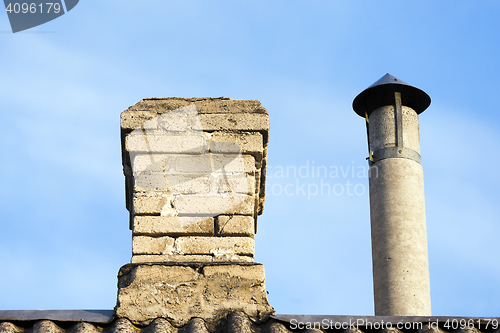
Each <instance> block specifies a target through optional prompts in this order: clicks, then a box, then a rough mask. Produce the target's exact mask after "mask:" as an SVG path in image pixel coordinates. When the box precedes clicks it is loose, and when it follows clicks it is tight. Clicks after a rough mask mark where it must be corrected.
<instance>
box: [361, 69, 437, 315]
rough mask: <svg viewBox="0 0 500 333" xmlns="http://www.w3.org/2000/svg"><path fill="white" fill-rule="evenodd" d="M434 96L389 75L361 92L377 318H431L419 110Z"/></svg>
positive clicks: (421, 110)
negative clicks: (365, 133) (367, 167)
mask: <svg viewBox="0 0 500 333" xmlns="http://www.w3.org/2000/svg"><path fill="white" fill-rule="evenodd" d="M430 102H431V100H430V97H429V96H428V95H427V94H426V93H425V92H423V91H422V90H420V89H418V88H415V87H413V86H411V85H409V84H407V83H405V82H403V81H401V80H399V79H397V78H395V77H394V76H392V75H390V74H386V75H385V76H383V77H382V78H381V79H380V80H378V81H377V82H375V83H374V84H373V85H371V86H370V87H368V88H367V89H366V90H364V91H363V92H361V93H360V94H359V95H358V96H357V97H356V98H355V99H354V101H353V109H354V111H355V112H356V113H357V114H358V115H359V116H361V117H363V118H365V119H366V126H367V135H368V147H369V157H368V159H369V164H370V170H369V175H370V177H369V184H370V218H371V238H372V260H373V285H374V293H375V315H376V316H430V315H431V300H430V284H429V264H428V254H427V231H426V221H425V201H424V180H423V169H422V164H421V157H420V139H419V127H418V114H420V113H422V112H423V111H424V110H425V109H427V107H428V106H429V105H430Z"/></svg>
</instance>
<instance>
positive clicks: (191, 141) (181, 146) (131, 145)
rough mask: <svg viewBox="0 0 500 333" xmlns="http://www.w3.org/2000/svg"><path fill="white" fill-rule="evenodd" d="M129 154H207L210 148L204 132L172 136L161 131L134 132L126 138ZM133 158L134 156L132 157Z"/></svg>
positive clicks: (126, 147)
mask: <svg viewBox="0 0 500 333" xmlns="http://www.w3.org/2000/svg"><path fill="white" fill-rule="evenodd" d="M125 149H126V150H127V151H129V152H149V153H184V154H189V153H207V152H208V146H207V142H206V139H205V136H204V134H203V133H202V132H194V131H193V132H189V133H184V134H172V133H165V132H161V131H145V132H142V131H134V132H132V133H130V134H129V135H127V136H126V137H125ZM131 158H133V156H131Z"/></svg>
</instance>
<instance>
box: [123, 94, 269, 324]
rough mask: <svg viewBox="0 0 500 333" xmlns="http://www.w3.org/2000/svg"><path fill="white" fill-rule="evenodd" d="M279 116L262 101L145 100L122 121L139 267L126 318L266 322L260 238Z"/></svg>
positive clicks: (127, 279)
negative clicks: (270, 143) (272, 116)
mask: <svg viewBox="0 0 500 333" xmlns="http://www.w3.org/2000/svg"><path fill="white" fill-rule="evenodd" d="M268 132H269V116H268V113H267V110H266V109H264V108H263V107H262V106H261V105H260V102H259V101H245V100H232V99H230V98H224V97H222V98H189V99H187V98H152V99H144V100H142V101H140V102H139V103H137V104H136V105H134V106H132V107H130V108H129V109H128V110H126V111H124V112H123V113H122V115H121V138H122V158H123V168H124V173H125V183H126V185H125V187H126V199H127V200H126V201H127V203H126V206H127V209H128V211H129V212H130V229H131V230H132V240H133V241H132V261H131V263H130V264H127V265H125V266H123V267H122V268H121V269H120V272H119V275H118V303H117V306H116V314H117V316H118V317H125V318H128V319H129V320H131V321H132V322H133V323H136V324H139V325H144V324H149V323H150V322H152V321H153V320H154V319H156V318H160V317H161V318H167V319H168V320H169V321H170V322H171V323H172V324H173V325H174V326H177V327H180V326H183V325H185V324H186V323H187V322H188V321H189V320H190V319H191V318H194V317H198V318H202V319H204V320H205V322H206V323H207V325H208V326H209V329H210V330H211V331H213V330H215V327H210V325H216V324H217V323H219V322H220V321H221V320H222V319H224V318H225V316H227V315H228V314H230V313H231V312H234V311H242V312H244V313H246V314H247V315H248V316H249V317H250V318H251V319H252V320H254V321H256V322H258V321H262V320H265V319H267V318H268V316H269V314H271V313H273V309H272V308H271V306H270V305H269V303H268V302H267V297H266V289H265V284H264V281H265V277H264V267H263V265H261V264H258V263H255V262H254V234H255V232H256V230H257V216H258V215H260V214H261V213H262V210H263V206H264V193H265V174H266V155H267V140H268Z"/></svg>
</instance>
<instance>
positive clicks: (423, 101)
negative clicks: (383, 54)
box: [352, 73, 431, 118]
mask: <svg viewBox="0 0 500 333" xmlns="http://www.w3.org/2000/svg"><path fill="white" fill-rule="evenodd" d="M396 91H398V92H400V93H401V101H402V104H403V105H405V106H408V107H410V108H412V109H413V110H415V112H417V114H420V113H422V112H424V111H425V109H427V108H428V107H429V105H430V104H431V98H430V97H429V95H427V94H426V93H425V92H424V91H422V90H420V89H418V88H416V87H414V86H412V85H410V84H408V83H406V82H404V81H401V80H399V79H397V78H395V77H394V76H392V75H391V74H389V73H387V74H385V75H384V76H382V77H381V78H380V79H379V80H378V81H377V82H375V83H374V84H372V85H371V86H369V87H368V88H366V89H365V90H363V91H362V92H361V93H360V94H359V95H358V96H356V98H355V99H354V101H353V102H352V108H353V109H354V112H356V113H357V114H358V115H359V116H361V117H363V118H364V117H365V113H366V114H368V115H370V113H371V112H372V111H373V110H375V109H377V108H379V107H381V106H385V105H394V103H395V101H394V92H396Z"/></svg>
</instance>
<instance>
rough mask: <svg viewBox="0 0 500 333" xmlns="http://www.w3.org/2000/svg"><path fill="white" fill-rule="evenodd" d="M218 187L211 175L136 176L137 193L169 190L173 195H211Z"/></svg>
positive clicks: (156, 174) (155, 174)
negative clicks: (213, 189)
mask: <svg viewBox="0 0 500 333" xmlns="http://www.w3.org/2000/svg"><path fill="white" fill-rule="evenodd" d="M215 186H216V178H215V177H214V175H211V174H170V173H152V174H149V173H147V174H136V175H135V191H136V192H138V191H147V190H168V191H170V192H172V193H173V194H209V193H211V192H214V191H211V189H212V188H214V187H215Z"/></svg>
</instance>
